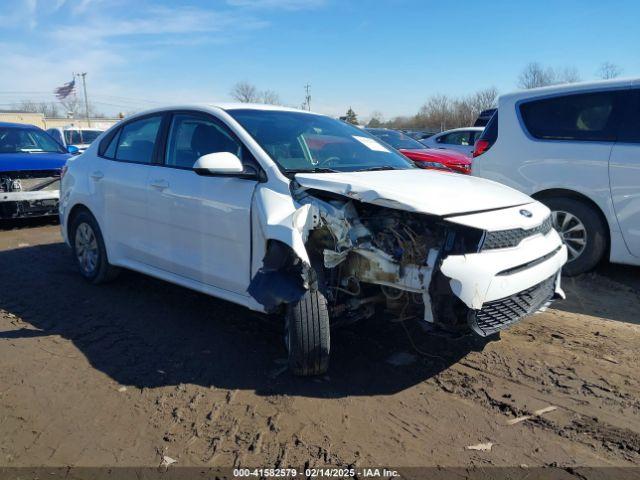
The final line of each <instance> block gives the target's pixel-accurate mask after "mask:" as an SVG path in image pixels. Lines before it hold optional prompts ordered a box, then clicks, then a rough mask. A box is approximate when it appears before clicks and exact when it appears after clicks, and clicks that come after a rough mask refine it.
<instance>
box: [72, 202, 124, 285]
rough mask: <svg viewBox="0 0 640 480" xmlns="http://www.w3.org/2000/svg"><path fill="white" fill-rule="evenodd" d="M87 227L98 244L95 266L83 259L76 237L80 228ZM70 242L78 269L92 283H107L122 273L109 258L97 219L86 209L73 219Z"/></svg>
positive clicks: (85, 229)
mask: <svg viewBox="0 0 640 480" xmlns="http://www.w3.org/2000/svg"><path fill="white" fill-rule="evenodd" d="M87 228H88V229H89V230H90V231H91V233H92V234H93V237H94V238H95V244H96V247H97V248H96V259H95V262H92V263H95V266H94V267H93V268H88V267H87V264H86V262H83V261H82V260H81V256H82V255H81V254H80V251H81V250H82V249H81V247H80V246H79V244H78V241H77V240H76V237H77V236H78V235H79V229H80V230H81V231H83V232H86V231H87ZM69 243H71V249H72V251H73V258H74V260H75V262H76V265H77V267H78V270H79V271H80V274H81V275H82V276H83V277H84V279H85V280H87V281H88V282H90V283H93V284H95V285H97V284H100V283H105V282H108V281H110V280H113V279H114V278H115V277H116V276H117V275H118V273H120V269H119V268H117V267H114V266H112V265H111V264H110V263H109V259H108V258H107V250H106V249H105V246H104V239H103V238H102V232H101V231H100V227H99V226H98V222H97V221H96V219H95V218H94V217H93V215H91V213H89V212H88V211H86V210H83V211H81V212H79V213H78V214H77V215H75V216H74V217H73V218H72V219H71V224H70V228H69Z"/></svg>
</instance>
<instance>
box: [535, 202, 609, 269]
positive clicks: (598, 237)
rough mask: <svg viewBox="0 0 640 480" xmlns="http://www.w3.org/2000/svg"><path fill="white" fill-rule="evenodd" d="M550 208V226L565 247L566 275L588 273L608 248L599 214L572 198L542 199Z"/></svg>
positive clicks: (605, 231)
mask: <svg viewBox="0 0 640 480" xmlns="http://www.w3.org/2000/svg"><path fill="white" fill-rule="evenodd" d="M542 202H543V203H544V204H545V205H546V206H547V207H549V208H550V209H551V218H552V220H553V227H554V228H555V229H556V230H557V232H558V234H559V235H560V238H562V241H563V242H564V244H565V245H566V246H567V253H568V260H567V263H566V265H565V266H564V268H563V270H562V271H563V273H564V274H565V275H567V276H574V275H578V274H580V273H584V272H588V271H589V270H591V269H593V268H594V267H595V266H596V265H597V264H598V263H599V262H600V260H602V257H603V256H604V253H605V251H606V249H607V230H606V228H607V227H606V225H605V223H604V222H603V220H602V218H600V215H598V213H597V212H596V211H595V210H594V209H593V207H591V206H590V205H588V204H586V203H585V202H582V201H580V200H577V199H574V198H567V197H554V198H548V199H545V200H542Z"/></svg>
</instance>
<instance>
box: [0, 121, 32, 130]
mask: <svg viewBox="0 0 640 480" xmlns="http://www.w3.org/2000/svg"><path fill="white" fill-rule="evenodd" d="M0 127H4V128H35V129H36V130H40V128H38V127H36V126H35V125H31V124H30V123H15V122H0Z"/></svg>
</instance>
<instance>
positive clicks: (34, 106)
mask: <svg viewBox="0 0 640 480" xmlns="http://www.w3.org/2000/svg"><path fill="white" fill-rule="evenodd" d="M12 108H14V109H15V110H20V111H22V112H30V113H42V114H43V115H44V116H45V117H49V118H54V117H57V116H59V113H60V112H59V109H58V105H57V104H56V103H55V102H34V101H33V100H22V101H20V102H19V103H16V104H14V105H13V107H12Z"/></svg>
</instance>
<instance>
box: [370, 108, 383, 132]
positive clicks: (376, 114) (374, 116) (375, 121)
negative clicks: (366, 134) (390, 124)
mask: <svg viewBox="0 0 640 480" xmlns="http://www.w3.org/2000/svg"><path fill="white" fill-rule="evenodd" d="M383 122H384V117H383V116H382V112H380V111H379V110H374V111H373V112H371V118H370V119H369V122H368V123H367V127H370V128H377V127H381V126H382V124H383Z"/></svg>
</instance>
